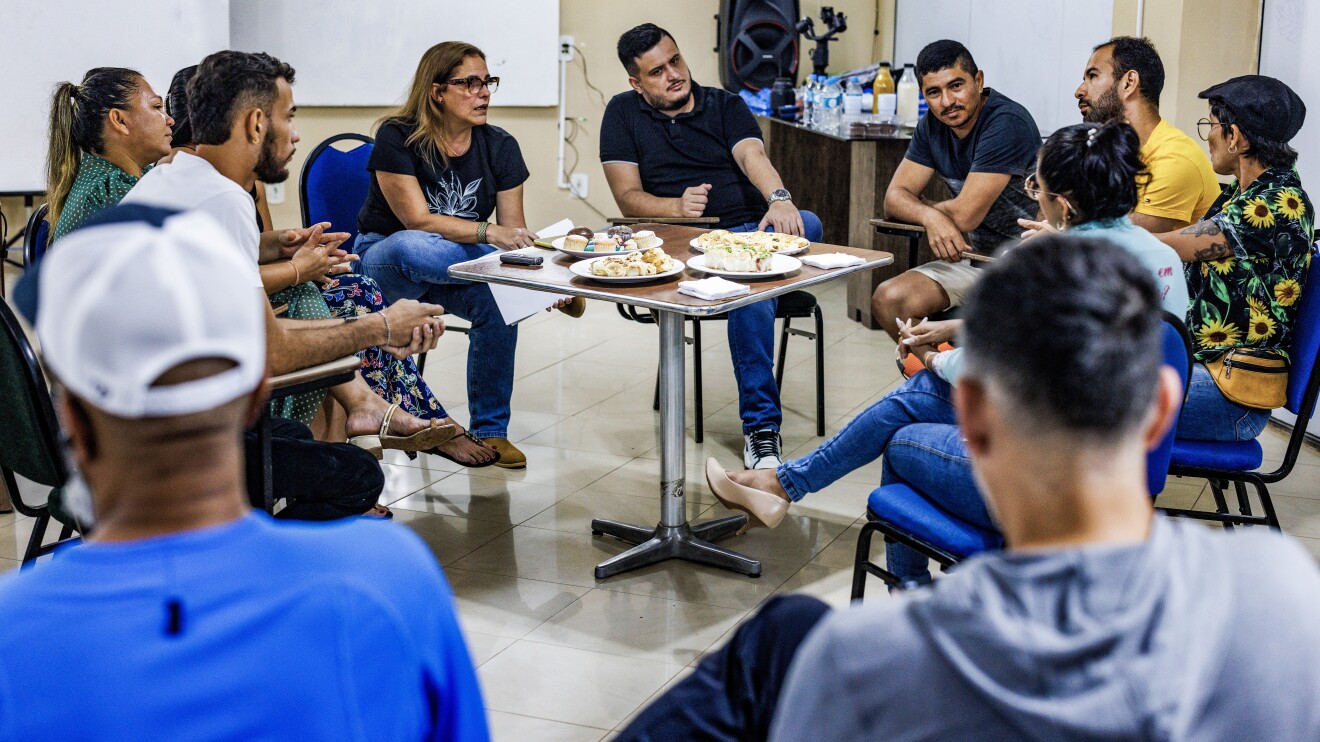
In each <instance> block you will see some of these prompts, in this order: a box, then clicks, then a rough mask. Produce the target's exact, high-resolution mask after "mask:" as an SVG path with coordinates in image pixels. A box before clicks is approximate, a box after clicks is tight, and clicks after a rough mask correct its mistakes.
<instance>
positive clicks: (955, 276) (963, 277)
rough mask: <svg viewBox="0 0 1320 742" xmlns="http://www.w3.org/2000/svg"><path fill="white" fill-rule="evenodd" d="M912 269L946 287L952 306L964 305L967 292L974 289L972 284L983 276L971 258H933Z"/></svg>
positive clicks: (943, 287) (941, 286)
mask: <svg viewBox="0 0 1320 742" xmlns="http://www.w3.org/2000/svg"><path fill="white" fill-rule="evenodd" d="M912 270H914V271H916V272H917V273H920V274H921V275H923V276H925V277H926V278H929V279H930V280H932V281H934V282H935V283H938V284H939V285H940V288H942V289H944V293H946V294H948V295H949V306H950V307H960V306H962V303H963V301H964V300H965V299H966V298H967V292H968V291H970V290H971V289H972V284H974V283H976V282H977V280H979V279H980V278H981V272H982V271H981V269H980V268H973V267H972V261H970V260H962V261H959V262H957V263H947V262H945V261H943V260H932V261H931V262H929V263H923V264H922V265H919V266H917V267H916V268H913V269H912Z"/></svg>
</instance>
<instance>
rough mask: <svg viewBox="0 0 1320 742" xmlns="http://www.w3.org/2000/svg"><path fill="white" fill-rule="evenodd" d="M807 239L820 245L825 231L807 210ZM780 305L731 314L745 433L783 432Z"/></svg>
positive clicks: (750, 228) (745, 228)
mask: <svg viewBox="0 0 1320 742" xmlns="http://www.w3.org/2000/svg"><path fill="white" fill-rule="evenodd" d="M801 213H802V226H803V228H804V230H803V231H804V232H806V234H805V235H803V236H805V237H806V238H807V239H808V240H810V241H812V242H820V240H821V238H822V237H824V235H825V229H824V227H823V226H822V225H821V223H820V217H818V216H816V215H815V214H813V213H811V212H810V211H803V212H801ZM756 227H757V223H756V222H748V223H747V224H744V225H742V226H740V227H733V228H731V229H730V230H729V231H730V232H755V231H756ZM778 305H779V302H778V300H776V299H766V300H765V301H759V302H757V303H755V304H752V305H750V306H746V307H742V308H741V309H735V310H733V311H732V312H729V322H728V325H729V327H728V332H729V355H730V357H731V358H732V359H733V375H734V378H735V379H736V380H737V381H738V416H739V418H740V419H741V420H742V426H743V433H744V434H746V433H751V432H753V431H756V430H762V429H764V428H770V429H771V430H779V425H780V423H782V422H783V419H784V415H783V412H782V411H781V410H780V407H779V386H778V385H777V384H775V373H774V357H775V309H776V308H777V307H778Z"/></svg>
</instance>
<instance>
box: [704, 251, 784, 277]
mask: <svg viewBox="0 0 1320 742" xmlns="http://www.w3.org/2000/svg"><path fill="white" fill-rule="evenodd" d="M772 264H773V254H772V253H771V252H770V251H769V250H768V249H766V248H764V247H759V246H756V245H747V244H742V245H725V244H720V245H715V246H713V247H710V248H707V250H706V267H707V268H710V269H712V270H717V271H729V272H731V273H766V272H768V271H769V270H770V266H771V265H772Z"/></svg>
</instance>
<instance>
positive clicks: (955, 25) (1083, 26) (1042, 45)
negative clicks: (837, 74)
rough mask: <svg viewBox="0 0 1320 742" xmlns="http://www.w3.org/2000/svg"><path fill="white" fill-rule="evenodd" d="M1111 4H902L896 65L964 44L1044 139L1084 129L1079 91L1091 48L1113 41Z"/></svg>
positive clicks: (981, 0)
mask: <svg viewBox="0 0 1320 742" xmlns="http://www.w3.org/2000/svg"><path fill="white" fill-rule="evenodd" d="M1113 15H1114V3H1113V0H898V6H897V11H896V17H895V23H894V28H895V32H894V33H895V37H894V64H895V65H902V64H906V63H913V64H915V63H916V61H917V54H918V53H919V52H920V51H921V49H922V47H924V46H925V45H927V44H929V43H930V42H932V41H938V40H939V39H953V40H955V41H961V42H962V43H963V45H964V46H966V47H967V49H968V51H970V52H971V53H972V57H973V58H974V59H976V66H978V67H980V68H981V69H982V70H984V71H985V84H986V86H987V87H991V88H994V89H995V90H998V91H999V92H1001V93H1003V94H1004V95H1006V96H1008V97H1009V98H1011V99H1013V100H1015V101H1017V102H1018V103H1021V104H1022V105H1023V106H1025V107H1026V109H1027V110H1028V111H1030V112H1031V115H1032V117H1033V118H1035V119H1036V125H1037V126H1039V127H1040V132H1041V134H1042V135H1048V134H1049V133H1050V132H1052V131H1054V130H1055V129H1058V128H1059V127H1061V126H1067V125H1069V124H1076V123H1080V122H1081V120H1082V117H1081V116H1080V115H1079V114H1078V113H1077V100H1076V99H1075V98H1073V91H1074V90H1076V89H1077V84H1078V83H1079V82H1081V80H1082V71H1083V69H1085V67H1086V60H1087V58H1089V57H1090V56H1091V49H1092V48H1093V47H1094V46H1095V45H1096V44H1099V43H1101V42H1104V41H1107V40H1108V39H1109V38H1110V37H1111V36H1113V23H1114V21H1113Z"/></svg>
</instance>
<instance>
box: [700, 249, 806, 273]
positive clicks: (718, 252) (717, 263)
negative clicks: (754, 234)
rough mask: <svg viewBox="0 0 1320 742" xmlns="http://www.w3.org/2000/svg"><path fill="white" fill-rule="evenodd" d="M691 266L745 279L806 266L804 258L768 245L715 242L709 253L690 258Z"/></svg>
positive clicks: (703, 271)
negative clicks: (800, 258) (769, 247)
mask: <svg viewBox="0 0 1320 742" xmlns="http://www.w3.org/2000/svg"><path fill="white" fill-rule="evenodd" d="M688 266H689V267H691V268H692V269H693V270H697V271H701V272H702V273H710V274H713V275H716V276H724V277H725V278H741V279H744V280H745V279H749V278H770V277H772V276H782V275H785V274H787V273H792V272H793V271H795V270H797V269H799V268H801V267H802V261H801V260H798V259H797V258H795V257H792V256H791V255H784V254H782V253H776V252H771V251H769V250H767V249H766V248H764V247H753V246H750V245H713V246H711V247H710V248H709V249H707V250H706V254H705V255H698V256H696V257H695V258H692V259H691V260H689V261H688Z"/></svg>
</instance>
